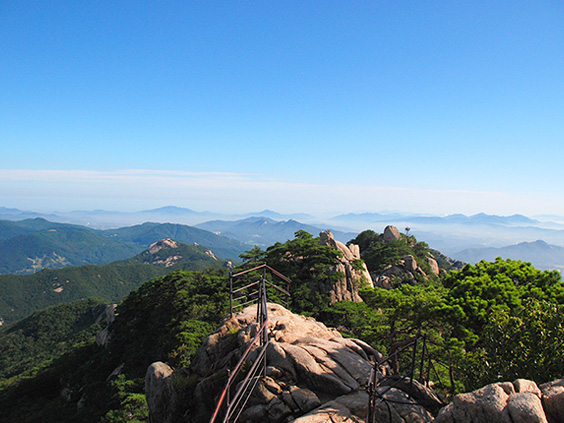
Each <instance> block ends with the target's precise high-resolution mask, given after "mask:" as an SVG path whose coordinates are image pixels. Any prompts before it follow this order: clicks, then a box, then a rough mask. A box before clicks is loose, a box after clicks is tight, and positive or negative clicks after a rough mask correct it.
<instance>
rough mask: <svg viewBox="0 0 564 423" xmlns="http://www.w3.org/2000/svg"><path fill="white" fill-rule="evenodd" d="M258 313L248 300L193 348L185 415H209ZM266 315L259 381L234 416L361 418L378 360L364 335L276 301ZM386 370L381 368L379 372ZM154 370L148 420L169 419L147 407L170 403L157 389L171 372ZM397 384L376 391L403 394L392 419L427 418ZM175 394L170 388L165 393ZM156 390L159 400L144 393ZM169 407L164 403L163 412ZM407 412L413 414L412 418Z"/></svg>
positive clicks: (274, 420) (277, 421) (273, 422)
mask: <svg viewBox="0 0 564 423" xmlns="http://www.w3.org/2000/svg"><path fill="white" fill-rule="evenodd" d="M256 313H257V310H256V306H251V307H248V308H246V309H244V310H243V311H241V312H240V313H238V314H235V315H234V316H233V317H231V318H229V319H226V320H225V322H224V324H223V325H222V326H221V327H220V328H219V329H218V331H217V332H216V333H214V334H212V335H211V336H209V337H208V338H207V339H206V340H205V341H204V343H203V345H202V347H201V348H200V349H199V350H198V352H197V353H196V355H195V357H194V359H193V361H192V366H191V368H190V373H191V375H192V376H191V378H192V380H193V379H194V378H196V377H197V378H198V379H199V382H198V383H197V385H196V387H195V389H194V395H193V397H192V398H190V399H182V400H181V401H179V402H183V401H184V402H186V401H189V402H190V403H191V404H194V408H193V409H192V410H191V414H190V415H191V418H192V419H193V420H191V421H193V422H200V421H202V422H207V421H209V417H210V415H211V414H212V411H213V409H214V407H215V405H216V402H217V399H218V395H219V393H220V392H221V390H222V389H223V387H224V384H225V380H226V379H225V377H226V376H225V375H226V370H227V369H232V368H233V367H234V366H235V364H236V363H237V361H238V360H239V358H240V357H241V356H242V354H243V352H244V351H245V349H246V347H247V346H248V345H249V342H250V341H251V340H252V338H253V337H254V335H255V334H256V331H257V329H258V328H257V324H256V322H255V320H256ZM268 316H269V321H268V324H267V329H268V333H269V336H270V344H269V346H268V349H267V369H266V375H267V376H266V378H263V379H261V380H259V381H257V382H258V383H257V387H256V388H255V390H254V391H253V395H252V396H251V399H250V401H249V403H248V406H247V407H246V408H245V410H244V412H243V414H242V416H241V419H240V421H242V422H248V423H252V422H256V423H259V422H261V423H262V422H270V423H281V422H292V421H295V422H299V423H315V422H326V421H334V422H361V421H362V422H363V421H365V420H366V415H367V407H368V397H367V394H366V391H365V389H366V385H367V383H368V379H369V377H370V372H371V369H372V366H373V362H374V361H375V360H380V359H381V358H382V356H381V354H380V353H379V352H378V351H376V350H374V349H373V348H372V347H370V346H369V345H368V344H366V343H365V342H362V341H360V340H357V339H349V338H343V337H342V336H341V335H340V333H339V332H338V331H337V330H335V329H332V328H328V327H326V326H325V325H324V324H322V323H319V322H317V321H316V320H314V319H312V318H307V317H303V316H299V315H296V314H293V313H291V312H289V311H288V310H286V309H285V308H284V307H282V306H280V305H277V304H270V303H269V304H268ZM255 352H257V350H254V351H253V352H251V355H250V357H249V360H250V362H252V361H253V360H254V359H255V358H256V355H255V356H253V354H254V353H255ZM387 372H388V371H387V370H386V369H384V373H387ZM154 374H155V370H154V369H152V368H150V370H149V371H148V373H147V380H148V382H147V384H146V389H147V392H146V394H147V399H148V404H149V408H150V410H151V422H152V423H159V422H161V421H162V422H168V421H170V420H167V418H168V417H167V416H162V413H161V417H159V419H160V420H158V419H157V417H156V415H157V412H153V409H155V410H157V411H158V410H160V409H166V407H167V404H171V401H172V400H170V399H165V397H166V396H167V395H164V396H163V394H161V392H166V389H168V388H167V386H168V385H166V384H165V382H164V379H166V378H167V377H170V375H169V376H165V377H161V378H159V377H157V378H155V376H154ZM173 376H174V374H173ZM396 385H397V386H396V387H395V388H392V389H390V387H383V388H382V395H384V396H386V397H387V398H389V399H393V398H396V399H397V398H401V399H402V402H404V403H405V404H395V405H394V406H393V407H394V413H396V414H397V415H398V416H401V419H402V420H397V421H399V422H430V421H431V420H432V416H431V414H430V413H429V412H428V411H427V410H426V409H425V407H424V406H422V405H421V404H420V402H419V401H418V400H417V399H413V398H411V397H410V396H408V395H407V394H406V393H405V392H404V391H402V390H401V386H402V385H401V383H400V384H396ZM398 387H399V389H398ZM416 391H417V392H424V391H425V390H424V389H423V388H422V389H417V390H416ZM174 395H176V394H170V393H169V395H168V396H170V397H174ZM419 396H420V397H424V396H425V395H424V394H420V395H419ZM161 397H162V400H158V401H156V400H153V399H151V400H149V398H161ZM158 404H164V405H161V406H158ZM383 410H384V409H383ZM386 410H387V409H386ZM173 412H174V410H172V411H170V410H169V413H168V415H170V414H171V413H173ZM386 412H387V411H386ZM408 416H419V417H417V418H418V419H415V418H413V419H411V420H410V419H409V418H408Z"/></svg>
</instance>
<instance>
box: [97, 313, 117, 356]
mask: <svg viewBox="0 0 564 423" xmlns="http://www.w3.org/2000/svg"><path fill="white" fill-rule="evenodd" d="M116 308H117V304H110V305H108V306H107V307H106V308H105V309H104V311H103V312H102V313H101V314H100V315H99V316H98V318H97V319H96V323H99V322H101V321H102V320H103V321H104V323H105V324H106V327H105V328H104V329H102V330H100V331H99V332H98V333H97V334H96V344H98V345H101V346H103V347H107V346H108V342H110V331H109V326H110V323H113V321H114V320H115V319H116V315H117V313H116Z"/></svg>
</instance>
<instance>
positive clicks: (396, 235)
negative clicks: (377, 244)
mask: <svg viewBox="0 0 564 423" xmlns="http://www.w3.org/2000/svg"><path fill="white" fill-rule="evenodd" d="M382 238H383V240H384V242H392V241H399V240H400V239H401V234H400V231H399V230H398V228H396V227H395V226H391V225H390V226H386V227H385V228H384V234H383V235H382Z"/></svg>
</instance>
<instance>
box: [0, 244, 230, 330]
mask: <svg viewBox="0 0 564 423" xmlns="http://www.w3.org/2000/svg"><path fill="white" fill-rule="evenodd" d="M226 264H227V261H226V260H224V259H222V258H217V257H215V256H213V255H212V254H211V253H210V252H209V250H208V249H207V248H204V247H202V246H196V245H186V244H182V243H177V242H174V241H172V240H168V242H166V241H160V242H157V243H155V244H153V245H152V246H151V247H150V249H149V250H147V251H145V252H143V253H141V254H139V255H137V256H135V257H132V258H130V259H126V260H122V261H118V262H114V263H110V264H107V265H98V266H95V265H85V266H76V267H66V268H62V269H56V270H49V269H45V270H42V271H40V272H37V273H35V274H32V275H0V319H3V320H4V322H5V323H10V322H14V321H16V320H18V319H21V318H23V317H25V316H27V315H29V314H30V313H32V312H34V311H36V310H40V309H43V308H45V307H49V306H52V305H55V304H61V303H68V302H71V301H75V300H78V299H81V298H101V299H103V300H106V301H110V302H116V301H120V300H121V299H123V298H124V297H125V296H126V295H127V294H129V292H131V290H133V289H136V288H137V287H139V285H141V284H142V283H143V282H145V281H147V280H149V279H151V278H154V277H156V276H161V275H164V274H166V273H170V272H171V271H173V270H177V269H183V270H203V269H206V268H210V267H211V268H219V269H225V265H226Z"/></svg>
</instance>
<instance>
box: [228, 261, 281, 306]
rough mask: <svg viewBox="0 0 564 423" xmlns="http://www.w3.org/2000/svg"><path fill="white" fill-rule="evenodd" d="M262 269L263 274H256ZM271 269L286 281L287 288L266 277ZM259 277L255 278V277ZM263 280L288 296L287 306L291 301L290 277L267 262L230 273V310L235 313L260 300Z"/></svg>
mask: <svg viewBox="0 0 564 423" xmlns="http://www.w3.org/2000/svg"><path fill="white" fill-rule="evenodd" d="M259 270H262V274H261V276H258V277H257V276H256V272H258V271H259ZM267 270H268V271H270V272H271V273H272V274H273V275H274V276H276V277H278V278H279V279H281V280H282V281H283V282H285V283H286V288H285V289H284V288H281V287H280V286H278V285H277V284H275V283H272V282H270V281H269V280H267V279H266V272H267ZM253 276H254V278H258V279H254V278H253ZM261 282H262V283H264V284H265V285H266V286H268V287H270V288H273V289H274V290H275V291H278V292H279V293H281V294H283V295H285V296H286V301H285V306H286V307H288V306H289V303H290V283H291V280H290V278H288V277H286V276H284V275H283V274H282V273H280V272H278V271H277V270H275V269H273V268H272V267H270V266H269V265H267V264H266V263H263V264H261V265H259V266H256V267H253V268H252V269H248V270H243V271H242V272H238V273H235V274H233V273H230V274H229V291H230V297H229V312H230V314H231V315H233V311H235V310H240V309H243V308H244V307H246V306H248V305H250V304H253V303H255V302H258V301H259V295H260V286H261Z"/></svg>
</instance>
